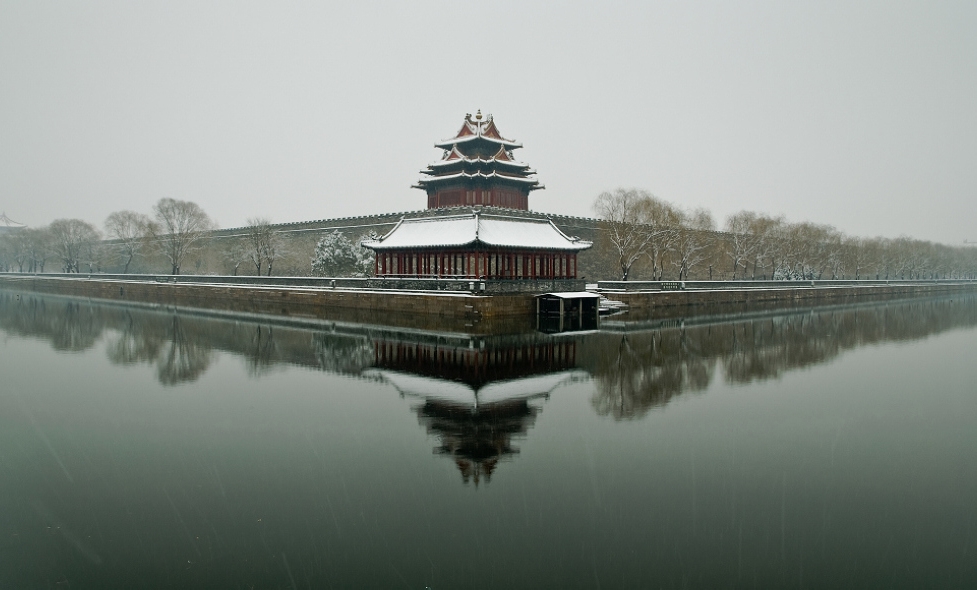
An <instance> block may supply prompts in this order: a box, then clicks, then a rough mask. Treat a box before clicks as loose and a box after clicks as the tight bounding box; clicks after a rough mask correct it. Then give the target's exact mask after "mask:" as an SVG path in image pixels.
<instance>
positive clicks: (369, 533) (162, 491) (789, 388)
mask: <svg viewBox="0 0 977 590" xmlns="http://www.w3.org/2000/svg"><path fill="white" fill-rule="evenodd" d="M0 334H2V338H0V375H2V379H3V382H4V386H3V387H2V388H0V502H3V509H2V510H0V564H2V567H0V588H7V587H10V588H60V587H72V588H73V587H126V588H130V587H131V588H156V587H189V588H218V587H220V588H293V587H294V588H351V587H375V588H398V587H400V588H421V589H423V588H431V589H433V590H438V589H446V588H540V587H554V588H556V587H560V588H564V587H565V588H648V587H668V588H671V587H702V588H714V587H789V588H790V587H794V588H801V587H887V588H891V587H906V588H918V587H968V586H972V585H974V584H975V583H977V551H975V544H977V508H975V506H974V504H973V498H974V497H977V454H975V453H974V449H975V448H977V393H975V388H974V385H973V384H974V383H975V382H977V366H975V364H974V363H973V351H974V350H975V347H977V297H975V296H973V295H966V294H964V295H960V294H957V295H954V296H948V297H942V298H921V299H914V300H905V301H889V302H880V303H871V304H869V303H863V304H859V305H848V306H841V305H838V306H825V307H813V308H795V309H791V310H785V311H776V310H763V311H757V312H755V313H751V314H749V315H740V316H735V315H730V316H728V317H701V318H687V319H683V318H673V319H669V320H663V321H659V322H628V321H627V319H626V316H624V319H621V318H615V319H613V320H611V321H606V322H605V323H604V324H603V325H602V326H601V328H600V329H598V330H589V331H585V332H576V333H575V332H565V333H559V334H545V333H542V332H538V331H535V330H533V329H532V326H529V325H527V326H524V327H519V329H513V330H511V331H509V332H508V333H504V334H480V335H466V334H461V333H455V332H444V331H439V330H438V329H436V327H431V328H425V327H424V326H423V325H415V326H410V327H401V328H393V327H389V328H385V327H382V326H379V325H375V324H364V323H359V324H357V323H341V322H337V323H329V322H321V323H320V324H318V325H313V324H311V323H310V324H309V325H300V324H299V323H295V322H291V323H289V322H286V321H284V320H283V319H282V318H265V319H262V318H260V317H255V316H248V317H245V316H241V317H237V318H235V317H230V316H227V317H216V316H213V315H206V314H203V313H200V314H195V313H182V312H181V313H177V312H173V311H167V310H162V309H161V310H152V309H146V308H141V307H137V306H127V305H120V304H113V303H96V302H92V301H89V300H85V299H74V298H67V297H54V296H47V295H39V294H35V293H27V292H18V291H8V290H0Z"/></svg>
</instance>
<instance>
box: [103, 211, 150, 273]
mask: <svg viewBox="0 0 977 590" xmlns="http://www.w3.org/2000/svg"><path fill="white" fill-rule="evenodd" d="M150 223H151V222H150V220H149V217H147V216H146V215H143V214H142V213H136V212H135V211H116V212H115V213H112V214H111V215H109V216H108V218H107V219H106V220H105V233H106V234H107V235H108V236H109V237H111V238H115V239H116V240H118V241H119V243H118V247H119V249H120V250H121V252H122V256H124V257H125V268H124V269H123V270H122V272H123V273H128V272H129V265H130V264H131V263H132V259H133V257H135V256H136V254H138V253H139V251H140V250H141V249H142V247H143V245H144V244H145V243H146V237H147V235H148V233H149V226H150Z"/></svg>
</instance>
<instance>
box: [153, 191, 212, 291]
mask: <svg viewBox="0 0 977 590" xmlns="http://www.w3.org/2000/svg"><path fill="white" fill-rule="evenodd" d="M153 216H154V217H155V218H156V223H152V224H150V226H149V233H150V235H151V236H152V238H153V240H154V241H155V242H156V244H157V245H158V246H159V249H160V252H161V253H162V254H163V256H165V257H166V258H167V260H169V261H170V265H171V269H172V274H174V275H178V274H180V268H181V267H182V266H183V262H184V261H185V260H186V258H187V256H188V255H189V254H190V253H191V252H192V251H193V250H195V249H197V247H198V246H199V245H198V243H197V242H199V241H200V239H201V238H202V237H203V236H204V235H206V234H207V233H208V232H210V231H212V230H213V229H214V228H215V227H216V225H215V224H214V222H213V221H211V219H210V217H209V216H208V215H207V214H206V213H205V212H204V210H203V209H201V208H200V205H197V204H196V203H192V202H190V201H178V200H176V199H160V200H159V202H157V203H156V204H155V205H153Z"/></svg>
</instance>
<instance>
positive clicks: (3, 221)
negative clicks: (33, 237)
mask: <svg viewBox="0 0 977 590" xmlns="http://www.w3.org/2000/svg"><path fill="white" fill-rule="evenodd" d="M0 227H5V228H8V229H20V228H23V227H27V226H26V225H24V224H23V223H17V222H16V221H14V220H13V219H10V218H9V217H7V213H6V212H3V213H0Z"/></svg>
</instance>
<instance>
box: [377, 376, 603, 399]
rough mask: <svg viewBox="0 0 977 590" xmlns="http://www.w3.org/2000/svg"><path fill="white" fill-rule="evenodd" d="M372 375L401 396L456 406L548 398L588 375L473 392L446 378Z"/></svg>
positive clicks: (547, 378) (500, 384) (529, 379)
mask: <svg viewBox="0 0 977 590" xmlns="http://www.w3.org/2000/svg"><path fill="white" fill-rule="evenodd" d="M371 372H375V374H377V375H379V376H380V377H381V378H382V379H383V380H384V381H385V382H387V383H389V384H391V385H393V386H394V387H395V388H396V389H397V391H399V392H400V393H402V394H403V395H407V396H411V397H420V398H424V399H429V400H430V399H436V400H441V401H446V402H454V403H459V404H475V403H476V402H477V403H479V404H489V403H495V402H502V401H510V400H518V399H528V398H533V397H537V396H541V395H548V394H550V393H552V392H553V390H555V389H556V388H558V387H559V386H561V385H566V384H568V383H571V382H572V381H573V380H574V379H580V378H583V377H586V376H587V373H586V372H584V371H579V370H570V371H561V372H558V373H549V374H546V375H538V376H535V377H526V378H523V379H513V380H510V381H496V382H493V383H490V384H488V385H486V386H484V387H482V388H481V389H480V390H477V391H476V390H475V388H473V387H471V386H470V385H467V384H465V383H461V382H458V381H449V380H447V379H435V378H432V377H422V376H420V375H413V374H410V373H402V372H400V371H390V370H386V369H375V370H373V371H371Z"/></svg>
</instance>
